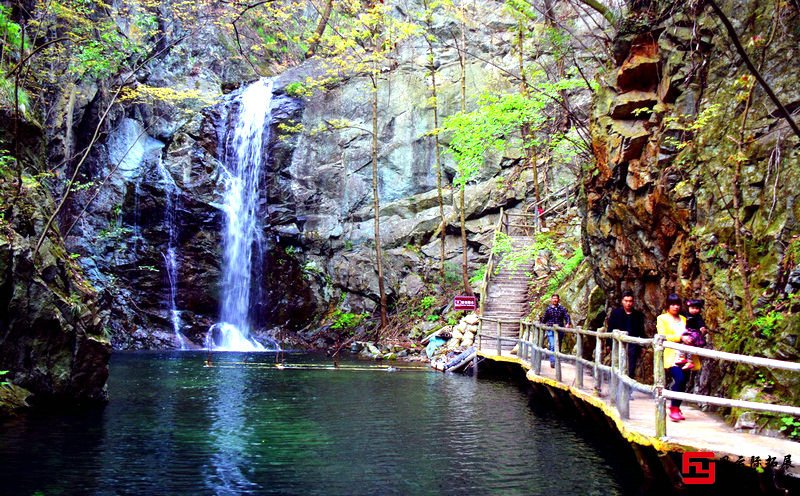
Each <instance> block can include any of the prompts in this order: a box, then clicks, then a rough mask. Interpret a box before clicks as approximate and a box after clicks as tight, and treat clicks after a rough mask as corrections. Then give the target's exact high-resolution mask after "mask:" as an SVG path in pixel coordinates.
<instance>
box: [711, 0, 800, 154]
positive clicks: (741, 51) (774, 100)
mask: <svg viewBox="0 0 800 496" xmlns="http://www.w3.org/2000/svg"><path fill="white" fill-rule="evenodd" d="M708 4H709V5H710V6H711V8H712V9H714V12H715V13H716V14H717V17H719V20H720V22H722V25H723V26H725V30H726V31H727V33H728V38H730V40H731V42H732V43H733V46H734V47H735V48H736V52H738V53H739V56H740V57H741V58H742V60H743V61H744V64H745V65H746V66H747V69H748V70H749V71H750V73H751V74H752V75H753V76H754V77H755V78H756V81H758V84H760V85H761V88H762V89H763V90H764V92H766V94H767V95H768V96H769V98H770V100H772V103H774V104H775V106H776V107H778V110H779V111H780V113H781V115H782V116H783V118H784V119H786V122H788V123H789V127H791V128H792V131H794V134H796V135H797V137H798V138H800V127H798V126H797V123H796V122H794V119H792V114H790V113H789V111H788V110H787V109H786V107H784V106H783V103H781V101H780V99H778V96H777V95H776V94H775V92H774V91H773V90H772V88H771V87H770V86H769V84H767V82H766V81H765V80H764V78H763V77H762V76H761V73H760V72H759V71H758V69H756V66H755V65H753V62H752V61H751V60H750V57H749V56H748V55H747V52H746V51H745V49H744V47H743V46H742V43H741V42H740V41H739V35H737V34H736V30H735V29H734V28H733V25H731V21H730V20H729V19H728V17H727V16H726V15H725V13H724V12H723V11H722V9H720V8H719V6H718V5H717V4H716V2H714V0H708Z"/></svg>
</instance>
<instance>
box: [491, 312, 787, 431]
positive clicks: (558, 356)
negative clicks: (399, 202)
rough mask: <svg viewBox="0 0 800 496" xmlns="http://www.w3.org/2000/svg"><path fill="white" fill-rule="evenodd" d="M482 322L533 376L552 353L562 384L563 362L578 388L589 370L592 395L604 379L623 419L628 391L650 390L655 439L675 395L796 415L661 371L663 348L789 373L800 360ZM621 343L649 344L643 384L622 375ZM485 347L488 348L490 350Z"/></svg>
mask: <svg viewBox="0 0 800 496" xmlns="http://www.w3.org/2000/svg"><path fill="white" fill-rule="evenodd" d="M482 320H483V319H482ZM485 320H487V321H489V322H491V323H494V324H496V326H497V328H498V333H497V336H491V341H492V344H495V343H496V351H497V354H498V355H500V354H501V342H503V341H509V342H513V343H514V344H515V345H516V346H517V347H518V348H517V357H518V358H520V359H522V360H524V361H527V362H528V363H529V364H530V368H531V370H533V372H534V373H536V374H537V375H540V374H541V371H542V360H543V359H544V358H548V359H549V357H550V356H553V358H554V361H555V378H556V380H557V381H559V382H562V373H561V372H562V370H561V364H562V361H564V360H566V361H569V362H572V363H573V364H574V365H575V385H576V386H577V387H578V388H583V384H584V374H586V373H587V371H589V372H591V374H592V377H593V378H594V389H595V394H597V395H598V396H599V394H600V391H601V389H602V387H603V382H604V381H605V380H606V379H608V381H609V384H608V389H609V393H610V394H609V400H610V402H611V404H613V405H615V406H616V408H617V411H618V412H619V415H620V417H621V418H623V419H627V418H630V399H631V391H632V390H636V391H641V392H643V393H647V394H652V395H653V399H654V400H655V420H656V436H658V437H663V436H666V434H667V423H666V400H667V399H678V400H684V401H690V402H695V403H708V404H712V405H718V406H725V407H736V408H745V409H751V410H758V411H764V412H771V413H780V414H786V415H794V416H800V407H796V406H790V405H781V404H772V403H761V402H756V401H742V400H735V399H732V398H720V397H716V396H707V395H701V394H692V393H681V392H676V391H670V390H668V389H666V387H665V383H666V372H665V369H664V349H666V348H670V349H674V350H678V351H683V352H689V353H692V354H694V355H697V356H702V357H707V358H712V359H715V360H725V361H730V362H734V363H742V364H749V365H754V366H764V367H772V368H775V369H781V370H789V371H795V372H800V363H795V362H787V361H782V360H774V359H771V358H761V357H752V356H747V355H738V354H735V353H727V352H723V351H716V350H711V349H707V348H695V347H692V346H687V345H684V344H679V343H673V342H671V341H666V340H665V339H664V337H663V336H660V335H656V336H655V337H653V338H636V337H632V336H628V334H627V333H626V332H623V331H619V330H614V331H611V332H609V331H607V330H604V329H602V328H601V329H598V330H597V331H591V330H588V329H581V328H565V327H558V326H546V325H543V324H540V323H537V322H530V321H527V320H521V321H519V322H520V324H521V326H520V336H519V338H507V337H502V336H500V333H499V327H500V324H501V323H505V322H506V321H502V322H501V321H498V320H496V319H485ZM516 322H517V321H514V323H516ZM482 328H483V327H482V326H480V327H479V330H478V336H476V337H477V339H478V348H479V349H482V345H483V336H482V335H481V334H482V331H481V329H482ZM548 330H552V331H554V332H553V337H554V341H555V343H554V350H555V351H552V352H551V351H550V350H549V349H548V347H547V337H546V335H545V331H548ZM559 331H560V332H563V333H569V334H574V335H575V340H576V346H575V348H574V350H575V354H574V355H573V354H571V353H562V352H561V351H559V346H560V344H561V343H560V342H559V341H560V339H559ZM587 336H593V337H595V338H596V341H595V347H594V352H593V359H592V360H587V359H585V358H583V347H584V339H585V337H587ZM487 337H488V336H487ZM603 340H611V352H610V355H611V356H610V357H608V358H609V360H607V361H609V362H610V365H605V364H604V363H603V362H604V358H605V357H604V356H603V353H604V350H607V349H608V347H607V346H604V345H605V343H604V342H603ZM627 343H633V344H636V345H637V346H643V347H652V348H653V357H654V358H653V371H654V380H653V384H643V383H641V382H638V381H637V380H635V379H633V378H631V377H629V376H628V372H627V371H628V347H627V346H626V344H627ZM486 349H487V350H491V348H486ZM491 351H495V350H491Z"/></svg>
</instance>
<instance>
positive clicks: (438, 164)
mask: <svg viewBox="0 0 800 496" xmlns="http://www.w3.org/2000/svg"><path fill="white" fill-rule="evenodd" d="M423 6H424V7H425V27H426V28H427V30H428V33H426V34H430V33H431V31H432V27H431V24H433V21H432V19H431V12H430V10H429V9H430V7H429V5H428V0H425V1H424V2H423ZM431 36H432V35H431ZM425 40H426V41H427V42H428V66H429V67H428V70H429V71H430V76H431V99H432V100H433V101H432V104H433V129H434V133H433V146H434V154H435V157H436V191H437V194H438V197H439V198H438V200H439V218H440V219H441V220H442V222H441V224H440V229H441V231H442V233H441V235H442V241H441V243H442V246H441V249H440V250H439V257H440V260H439V275H440V276H441V278H442V281H444V257H445V251H444V248H445V240H446V238H447V222H446V220H445V218H444V197H443V196H442V157H441V152H440V150H439V132H438V130H439V99H438V94H437V90H436V59H435V55H434V53H433V41H431V38H430V37H428V36H426V37H425Z"/></svg>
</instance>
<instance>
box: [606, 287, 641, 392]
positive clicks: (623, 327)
mask: <svg viewBox="0 0 800 496" xmlns="http://www.w3.org/2000/svg"><path fill="white" fill-rule="evenodd" d="M621 303H622V306H620V307H618V308H615V309H614V310H612V311H611V315H609V316H608V325H607V326H606V329H608V330H609V331H613V330H614V329H618V330H620V331H626V332H627V333H628V336H633V337H637V338H643V337H644V314H643V313H642V312H640V311H639V310H636V309H635V308H633V304H634V301H633V292H632V291H630V290H626V291H623V293H622V301H621ZM641 351H642V349H641V347H640V346H639V345H638V344H633V343H628V377H633V373H634V372H635V371H636V362H637V361H638V359H639V354H640V352H641Z"/></svg>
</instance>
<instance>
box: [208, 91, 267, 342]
mask: <svg viewBox="0 0 800 496" xmlns="http://www.w3.org/2000/svg"><path fill="white" fill-rule="evenodd" d="M239 98H240V102H239V112H238V118H237V119H236V121H235V124H234V126H233V128H232V129H231V130H230V131H229V132H228V134H227V135H226V141H225V151H224V157H223V160H222V162H223V173H224V185H225V193H224V196H223V204H224V205H223V210H224V212H225V227H224V231H223V245H224V246H223V260H222V307H221V309H220V321H219V323H217V324H214V325H213V326H212V327H211V329H210V330H209V333H208V337H207V338H206V344H207V347H208V348H209V349H210V350H212V349H213V350H224V351H261V350H265V347H264V346H263V345H262V344H261V343H259V342H257V341H256V340H255V339H253V338H252V337H251V336H250V321H249V309H250V299H251V291H252V289H251V283H252V258H253V255H254V245H255V244H256V243H260V242H261V237H260V236H259V235H258V233H259V231H260V228H261V226H260V225H259V222H258V217H257V210H258V202H259V178H260V176H261V167H262V165H263V161H264V159H263V145H264V144H265V143H266V142H268V141H269V125H268V124H269V123H268V122H267V117H268V116H269V113H270V108H271V103H272V80H270V79H261V80H259V81H256V82H255V83H253V84H251V85H250V86H248V87H247V88H246V89H245V90H244V92H242V94H241V95H240V97H239ZM255 248H256V253H259V252H260V251H261V247H260V246H257V247H255Z"/></svg>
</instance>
